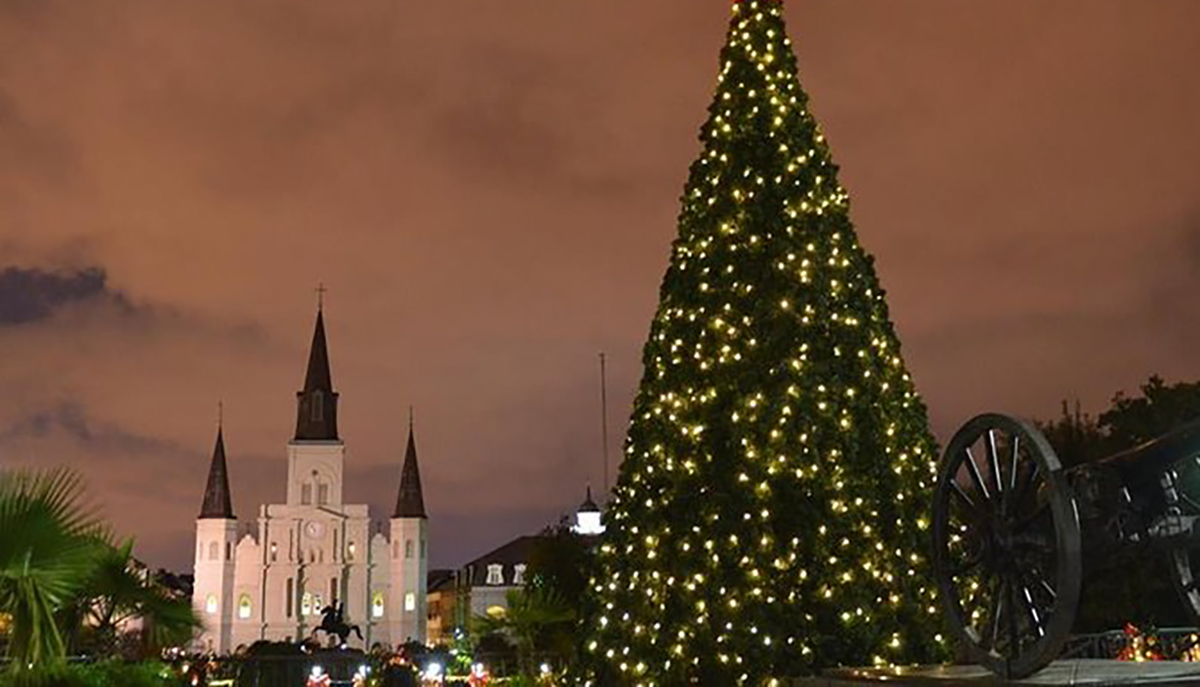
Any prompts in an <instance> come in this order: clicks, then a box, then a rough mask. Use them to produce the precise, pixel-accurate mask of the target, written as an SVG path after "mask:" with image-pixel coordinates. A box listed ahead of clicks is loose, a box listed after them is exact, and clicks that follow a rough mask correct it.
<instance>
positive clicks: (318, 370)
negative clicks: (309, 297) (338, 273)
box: [296, 287, 338, 441]
mask: <svg viewBox="0 0 1200 687" xmlns="http://www.w3.org/2000/svg"><path fill="white" fill-rule="evenodd" d="M323 291H324V287H321V289H320V290H319V292H323ZM296 399H297V413H296V440H298V441H305V440H309V441H336V440H337V438H338V431H337V399H338V395H337V392H335V391H334V390H333V376H332V375H331V374H330V372H329V347H328V345H327V344H326V343H325V312H324V307H323V303H322V304H319V305H318V306H317V325H316V328H315V329H314V330H313V339H312V347H311V348H310V350H309V354H308V369H307V370H306V372H305V374H304V388H303V389H302V390H301V391H299V392H297V393H296Z"/></svg>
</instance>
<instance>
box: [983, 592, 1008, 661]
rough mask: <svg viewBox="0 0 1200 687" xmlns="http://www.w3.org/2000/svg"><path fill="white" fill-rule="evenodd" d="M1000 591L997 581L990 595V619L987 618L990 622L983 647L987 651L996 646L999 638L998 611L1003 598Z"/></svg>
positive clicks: (1002, 604)
mask: <svg viewBox="0 0 1200 687" xmlns="http://www.w3.org/2000/svg"><path fill="white" fill-rule="evenodd" d="M1002 591H1004V589H1003V584H1002V583H1001V582H999V581H997V582H996V586H995V593H994V594H992V612H991V617H990V618H989V620H990V622H989V623H988V627H989V628H990V631H989V632H988V635H987V636H988V640H987V643H986V644H985V646H986V647H987V648H989V649H990V648H992V647H994V646H995V645H996V639H997V638H999V636H1000V611H1001V610H1002V609H1003V608H1004V596H1003V595H1002V594H1001V592H1002Z"/></svg>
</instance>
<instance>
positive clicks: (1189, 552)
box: [1167, 456, 1200, 623]
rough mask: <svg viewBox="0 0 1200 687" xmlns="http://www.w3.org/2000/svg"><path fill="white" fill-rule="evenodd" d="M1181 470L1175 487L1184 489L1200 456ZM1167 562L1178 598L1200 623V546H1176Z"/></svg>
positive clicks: (1192, 480)
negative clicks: (1181, 473)
mask: <svg viewBox="0 0 1200 687" xmlns="http://www.w3.org/2000/svg"><path fill="white" fill-rule="evenodd" d="M1183 470H1184V473H1183V474H1184V479H1182V480H1180V479H1179V478H1178V474H1179V473H1176V474H1177V477H1176V485H1177V486H1176V488H1178V489H1180V491H1185V490H1184V487H1183V485H1184V484H1191V483H1194V482H1195V479H1196V476H1197V470H1200V456H1195V457H1192V458H1191V459H1190V460H1189V464H1188V465H1187V467H1185V468H1184V469H1183ZM1185 498H1186V496H1185ZM1195 498H1196V495H1195V494H1191V499H1190V500H1192V501H1194V500H1195ZM1198 526H1200V521H1197V522H1195V523H1193V524H1192V527H1193V528H1195V527H1198ZM1194 536H1195V535H1193V537H1194ZM1167 564H1168V566H1169V567H1170V568H1171V577H1172V579H1174V581H1175V591H1176V592H1178V593H1179V599H1180V600H1181V601H1182V602H1183V605H1184V606H1185V607H1187V610H1188V613H1190V614H1191V616H1192V619H1193V620H1195V621H1196V622H1197V623H1200V548H1197V547H1196V546H1194V545H1192V544H1191V543H1190V542H1189V543H1188V544H1186V545H1181V546H1177V547H1175V548H1173V549H1171V550H1170V552H1168V554H1167Z"/></svg>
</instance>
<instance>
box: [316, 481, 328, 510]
mask: <svg viewBox="0 0 1200 687" xmlns="http://www.w3.org/2000/svg"><path fill="white" fill-rule="evenodd" d="M327 503H329V485H328V484H326V483H324V482H317V505H319V506H324V505H325V504H327Z"/></svg>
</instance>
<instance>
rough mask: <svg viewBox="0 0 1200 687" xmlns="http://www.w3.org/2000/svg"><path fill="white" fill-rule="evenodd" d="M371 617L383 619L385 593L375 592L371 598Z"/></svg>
mask: <svg viewBox="0 0 1200 687" xmlns="http://www.w3.org/2000/svg"><path fill="white" fill-rule="evenodd" d="M371 617H372V618H382V617H383V592H375V593H374V594H373V595H372V596H371Z"/></svg>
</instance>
